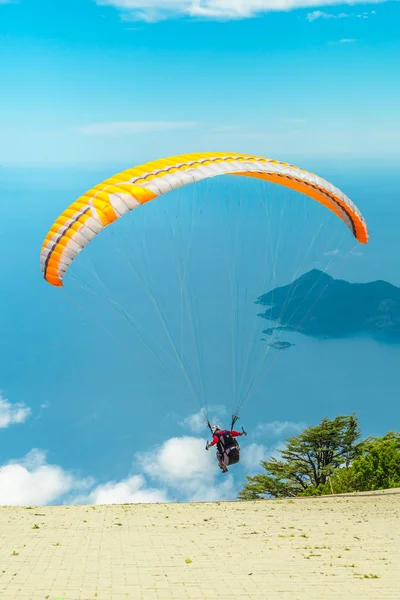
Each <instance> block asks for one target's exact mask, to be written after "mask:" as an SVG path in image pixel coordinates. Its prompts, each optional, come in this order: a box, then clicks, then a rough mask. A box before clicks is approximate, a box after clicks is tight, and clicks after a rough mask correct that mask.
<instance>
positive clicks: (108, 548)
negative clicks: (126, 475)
mask: <svg viewBox="0 0 400 600" xmlns="http://www.w3.org/2000/svg"><path fill="white" fill-rule="evenodd" d="M392 492H393V491H391V493H389V492H388V493H385V494H372V495H371V494H370V495H361V494H360V495H357V496H333V497H324V498H317V499H308V498H305V499H296V500H268V501H257V502H220V503H218V502H216V503H197V504H141V505H138V504H134V505H115V506H113V505H108V506H71V507H69V506H61V507H58V506H57V507H55V506H52V507H33V508H31V507H26V508H25V507H0V599H1V600H44V599H48V600H56V599H63V600H128V599H129V600H141V599H146V600H152V599H158V600H182V599H193V600H195V599H201V598H203V599H207V600H214V599H218V600H225V599H226V600H228V599H229V600H239V599H240V600H241V599H243V600H250V599H251V600H256V599H257V600H264V599H268V600H269V599H282V600H283V599H287V600H289V599H290V600H296V599H302V600H303V599H304V600H305V599H307V600H313V599H321V600H325V599H331V598H332V599H333V598H335V599H339V600H342V599H343V600H345V599H346V598H349V599H350V598H353V599H358V598H360V599H363V600H364V599H365V600H367V599H375V600H378V599H379V600H380V599H382V600H385V599H391V600H399V599H400V518H399V515H400V495H399V492H400V490H397V491H396V492H397V493H392Z"/></svg>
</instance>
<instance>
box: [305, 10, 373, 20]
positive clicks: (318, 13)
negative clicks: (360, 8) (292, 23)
mask: <svg viewBox="0 0 400 600" xmlns="http://www.w3.org/2000/svg"><path fill="white" fill-rule="evenodd" d="M371 15H376V11H375V10H371V11H369V12H362V13H344V12H342V13H328V12H325V11H322V10H314V11H313V12H311V13H308V15H307V20H308V21H310V22H312V21H316V20H317V19H368V18H369V17H370V16H371Z"/></svg>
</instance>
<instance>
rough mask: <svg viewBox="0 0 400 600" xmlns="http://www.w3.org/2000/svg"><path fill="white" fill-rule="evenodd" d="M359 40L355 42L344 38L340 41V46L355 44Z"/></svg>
mask: <svg viewBox="0 0 400 600" xmlns="http://www.w3.org/2000/svg"><path fill="white" fill-rule="evenodd" d="M356 41H357V40H355V39H354V38H343V39H342V40H339V44H355V43H356Z"/></svg>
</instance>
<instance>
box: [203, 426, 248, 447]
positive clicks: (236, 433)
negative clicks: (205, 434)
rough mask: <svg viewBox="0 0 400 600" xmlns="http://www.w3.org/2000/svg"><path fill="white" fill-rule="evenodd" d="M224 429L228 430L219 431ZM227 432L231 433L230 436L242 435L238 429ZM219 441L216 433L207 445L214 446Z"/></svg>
mask: <svg viewBox="0 0 400 600" xmlns="http://www.w3.org/2000/svg"><path fill="white" fill-rule="evenodd" d="M225 431H228V430H227V429H220V430H219V433H220V434H222V433H225ZM229 433H230V434H231V436H232V437H238V436H240V435H242V434H241V433H240V432H239V431H234V430H233V431H229ZM218 442H219V436H218V435H214V436H213V439H212V442H211V444H209V447H210V448H211V446H215V444H218Z"/></svg>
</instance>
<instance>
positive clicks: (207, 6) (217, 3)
mask: <svg viewBox="0 0 400 600" xmlns="http://www.w3.org/2000/svg"><path fill="white" fill-rule="evenodd" d="M387 1H388V0H96V2H97V4H99V5H102V6H114V7H115V8H117V9H119V10H121V11H122V13H123V14H124V15H125V16H129V18H131V19H135V20H143V21H156V20H159V19H166V18H174V17H175V18H176V17H182V16H192V17H204V18H210V19H243V18H250V17H255V16H257V15H260V14H262V13H267V12H287V11H290V10H295V9H298V8H317V7H325V6H337V5H351V6H353V5H355V4H381V3H383V2H387ZM316 12H320V11H316ZM317 18H318V17H317Z"/></svg>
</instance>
